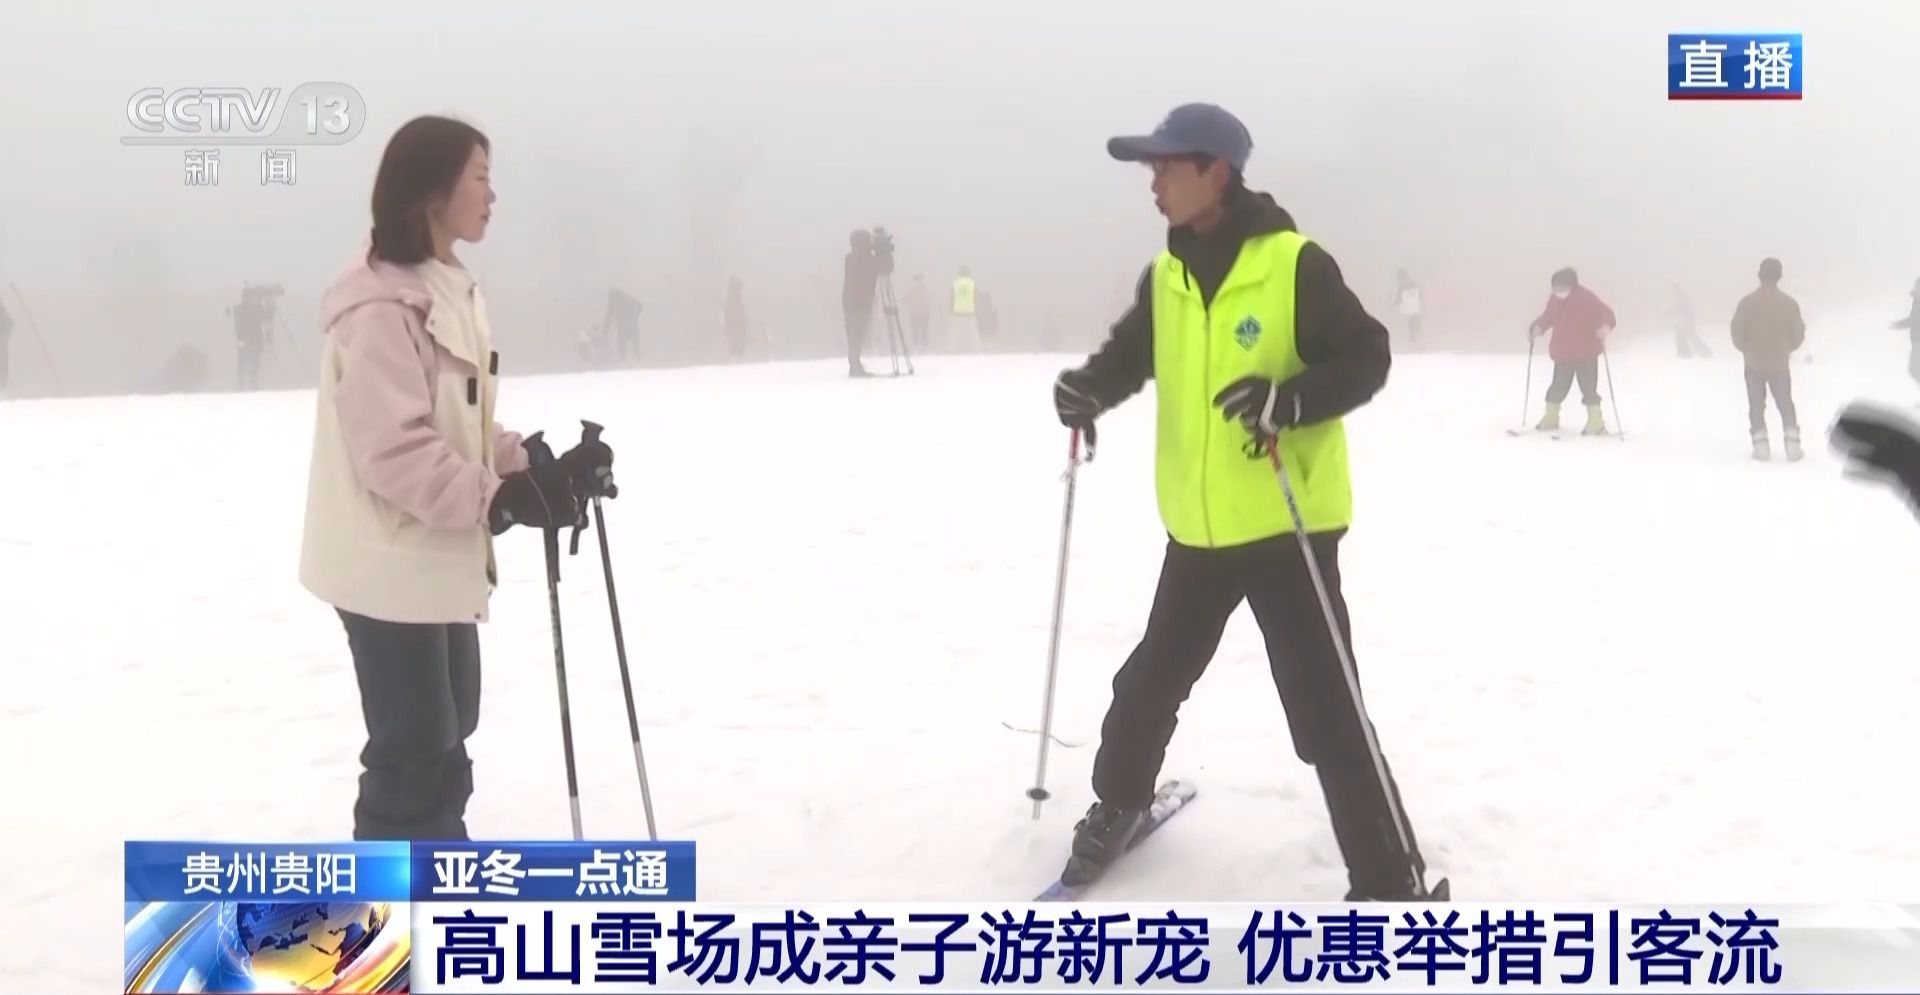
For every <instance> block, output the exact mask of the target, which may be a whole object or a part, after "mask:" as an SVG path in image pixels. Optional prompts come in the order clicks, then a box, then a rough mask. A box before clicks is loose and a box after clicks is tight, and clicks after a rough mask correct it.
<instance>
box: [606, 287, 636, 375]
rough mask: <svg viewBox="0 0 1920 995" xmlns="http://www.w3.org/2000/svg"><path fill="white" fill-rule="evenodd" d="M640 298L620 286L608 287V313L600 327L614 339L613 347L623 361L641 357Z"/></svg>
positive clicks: (628, 361)
mask: <svg viewBox="0 0 1920 995" xmlns="http://www.w3.org/2000/svg"><path fill="white" fill-rule="evenodd" d="M643 310H644V308H643V307H642V306H641V304H640V299H639V298H637V297H635V296H633V295H632V294H629V293H627V292H626V291H624V290H621V289H620V288H618V287H609V288H607V314H606V317H604V318H602V319H601V320H600V327H601V328H602V329H604V330H605V331H606V332H607V333H608V334H609V335H610V337H611V338H612V339H613V343H612V345H613V349H614V350H615V355H617V356H618V357H619V359H620V361H621V362H623V363H631V362H634V361H635V360H638V359H639V358H640V314H641V312H642V311H643Z"/></svg>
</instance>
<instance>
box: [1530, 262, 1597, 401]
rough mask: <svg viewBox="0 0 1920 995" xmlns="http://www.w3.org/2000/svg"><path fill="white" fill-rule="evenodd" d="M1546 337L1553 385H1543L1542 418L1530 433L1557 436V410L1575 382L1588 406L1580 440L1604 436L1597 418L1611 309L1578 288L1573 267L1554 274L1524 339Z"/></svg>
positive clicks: (1582, 288)
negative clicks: (1549, 335) (1548, 336)
mask: <svg viewBox="0 0 1920 995" xmlns="http://www.w3.org/2000/svg"><path fill="white" fill-rule="evenodd" d="M1548 332H1552V333H1553V340H1552V341H1551V342H1549V343H1548V345H1547V356H1548V357H1549V358H1550V359H1552V360H1553V382H1552V383H1550V384H1548V385H1547V413H1546V414H1545V415H1543V416H1542V417H1541V418H1540V424H1538V425H1535V426H1534V428H1535V429H1537V430H1539V431H1542V432H1557V431H1559V430H1560V404H1561V402H1562V401H1565V400H1566V399H1567V392H1568V391H1569V390H1571V389H1572V387H1573V382H1574V380H1576V379H1578V380H1579V381H1580V402H1581V403H1582V404H1585V405H1586V406H1587V424H1586V427H1585V428H1583V429H1581V430H1580V434H1581V435H1605V434H1607V422H1606V419H1605V418H1603V417H1602V416H1601V414H1600V354H1601V353H1603V352H1605V351H1606V348H1607V336H1608V335H1610V334H1612V332H1613V309H1612V308H1610V307H1608V306H1607V304H1606V302H1605V301H1603V300H1601V299H1600V295H1598V294H1596V293H1594V292H1593V291H1591V290H1588V289H1587V288H1586V287H1584V286H1582V285H1581V284H1580V277H1579V276H1578V275H1577V274H1575V273H1574V271H1573V268H1572V267H1567V268H1566V269H1562V270H1561V271H1559V272H1558V273H1555V274H1553V296H1552V297H1549V298H1547V306H1546V309H1545V310H1543V311H1541V312H1540V317H1538V318H1535V319H1533V327H1532V328H1530V329H1528V332H1527V334H1529V335H1531V336H1532V337H1533V338H1539V337H1540V336H1542V335H1545V334H1547V333H1548Z"/></svg>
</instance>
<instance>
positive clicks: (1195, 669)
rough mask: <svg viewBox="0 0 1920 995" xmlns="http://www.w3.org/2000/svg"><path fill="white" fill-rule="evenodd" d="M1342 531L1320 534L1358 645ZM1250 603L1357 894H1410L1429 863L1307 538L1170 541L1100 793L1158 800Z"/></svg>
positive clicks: (1106, 744) (1108, 729)
mask: <svg viewBox="0 0 1920 995" xmlns="http://www.w3.org/2000/svg"><path fill="white" fill-rule="evenodd" d="M1343 534H1344V533H1343V532H1330V533H1323V534H1318V535H1314V536H1313V537H1312V539H1311V542H1312V546H1313V550H1314V558H1315V560H1316V561H1317V562H1318V563H1319V565H1320V573H1321V576H1322V578H1323V579H1324V580H1325V581H1326V585H1327V596H1328V599H1329V600H1330V601H1331V602H1332V604H1333V611H1334V615H1335V617H1336V618H1337V619H1338V620H1339V624H1340V638H1341V639H1342V640H1344V641H1346V643H1347V645H1348V646H1349V647H1351V645H1352V641H1351V638H1350V633H1351V625H1350V623H1349V621H1348V618H1347V606H1346V601H1345V600H1344V599H1343V598H1342V597H1341V594H1340V567H1339V562H1338V556H1337V553H1338V548H1339V542H1340V538H1341V536H1342V535H1343ZM1243 600H1244V601H1246V602H1247V603H1248V604H1249V605H1251V606H1252V608H1253V616H1254V619H1255V620H1256V621H1258V622H1259V624H1260V631H1261V634H1262V635H1264V636H1265V637H1266V643H1267V661H1268V664H1269V665H1270V666H1271V668H1272V670H1273V682H1274V685H1275V687H1277V688H1278V689H1279V691H1280V705H1281V708H1282V709H1284V710H1285V712H1286V716H1287V728H1288V731H1289V732H1290V733H1291V734H1292V736H1293V750H1294V753H1296V754H1298V755H1299V757H1300V759H1301V760H1304V761H1306V762H1307V763H1308V764H1310V765H1312V766H1313V767H1314V768H1315V770H1316V772H1317V773H1318V774H1319V777H1320V786H1321V789H1322V790H1323V791H1324V792H1325V794H1326V799H1327V810H1328V813H1329V814H1330V815H1331V816H1332V820H1333V833H1334V838H1335V839H1336V840H1337V841H1338V842H1339V844H1340V853H1341V855H1342V856H1343V857H1345V859H1346V863H1347V872H1348V876H1349V878H1350V879H1351V884H1352V886H1353V888H1354V890H1355V892H1356V893H1358V894H1359V895H1361V896H1363V897H1365V896H1376V895H1404V894H1406V893H1407V890H1408V889H1409V888H1410V887H1411V885H1412V881H1411V879H1410V877H1409V874H1410V872H1411V873H1415V874H1418V875H1419V876H1420V877H1421V878H1422V879H1424V877H1425V867H1424V865H1423V864H1422V863H1421V862H1420V856H1419V850H1418V847H1417V844H1415V842H1414V840H1413V838H1412V828H1411V826H1408V827H1407V839H1406V842H1405V846H1404V847H1403V846H1402V844H1401V841H1400V835H1399V832H1398V831H1397V830H1396V828H1395V820H1394V818H1393V814H1392V813H1393V812H1394V811H1396V810H1400V809H1401V807H1400V796H1399V789H1398V787H1396V786H1395V785H1394V783H1393V779H1392V775H1391V772H1389V773H1388V775H1387V779H1386V784H1385V785H1384V788H1385V790H1384V792H1383V790H1382V788H1383V785H1382V784H1381V781H1380V777H1379V775H1378V774H1377V773H1376V771H1375V769H1374V765H1373V759H1372V753H1371V752H1370V751H1369V750H1368V747H1367V741H1366V735H1367V734H1366V732H1365V731H1363V730H1364V729H1370V728H1371V725H1370V724H1369V725H1367V726H1365V727H1363V726H1362V721H1363V719H1362V718H1361V717H1360V714H1359V710H1358V709H1357V708H1356V703H1355V702H1354V701H1353V697H1352V695H1351V694H1350V693H1349V691H1348V689H1347V680H1346V675H1345V672H1344V669H1343V668H1342V666H1341V663H1340V658H1339V654H1338V651H1337V650H1336V649H1335V646H1334V642H1333V638H1332V634H1331V633H1330V632H1329V631H1328V628H1327V623H1326V617H1325V615H1324V614H1323V613H1322V611H1321V608H1320V602H1319V598H1318V596H1317V595H1316V594H1315V592H1314V588H1313V582H1312V580H1311V577H1310V575H1309V574H1308V573H1307V565H1306V561H1305V560H1304V559H1303V558H1302V557H1301V553H1300V545H1299V540H1298V539H1297V538H1296V537H1295V536H1294V535H1292V534H1291V533H1288V534H1285V535H1281V536H1278V537H1275V538H1273V539H1267V540H1263V541H1261V542H1257V543H1252V544H1250V545H1245V546H1236V547H1231V548H1227V549H1196V548H1193V547H1190V546H1182V545H1180V544H1178V543H1174V542H1169V543H1168V544H1167V553H1166V560H1165V563H1164V564H1163V565H1162V567H1161V568H1160V586H1159V589H1158V590H1157V591H1156V592H1155V593H1154V597H1153V610H1152V613H1151V614H1150V615H1149V616H1148V618H1147V632H1146V635H1145V636H1144V637H1142V638H1141V640H1140V645H1139V646H1138V647H1137V648H1135V649H1134V651H1133V654H1132V655H1131V656H1129V657H1128V658H1127V662H1126V663H1125V664H1124V665H1122V666H1121V668H1120V672H1119V673H1117V674H1115V675H1114V678H1113V704H1112V705H1111V706H1110V707H1109V708H1108V710H1107V716H1106V720H1105V721H1104V722H1103V723H1102V724H1101V727H1100V751H1099V753H1098V754H1097V755H1096V756H1095V757H1094V762H1093V789H1094V793H1095V794H1097V795H1098V796H1099V797H1100V798H1101V800H1103V801H1106V802H1108V803H1111V804H1115V805H1126V806H1134V807H1141V806H1145V805H1146V804H1147V803H1148V801H1149V800H1151V798H1152V797H1153V790H1154V782H1155V780H1156V779H1157V778H1158V776H1159V772H1160V765H1161V763H1162V762H1163V761H1164V760H1165V759H1166V750H1167V743H1168V742H1169V741H1171V740H1172V738H1173V730H1174V726H1175V724H1176V719H1175V715H1176V713H1177V712H1178V711H1179V708H1180V705H1181V703H1182V702H1184V701H1186V700H1187V695H1188V694H1189V693H1190V692H1191V691H1192V689H1193V686H1194V683H1195V682H1197V681H1198V680H1199V679H1200V675H1201V674H1202V673H1203V672H1205V670H1206V669H1207V664H1208V663H1209V662H1211V661H1212V659H1213V655H1214V652H1215V650H1217V649H1218V648H1219V646H1220V636H1221V633H1222V632H1223V631H1224V630H1225V628H1226V625H1227V619H1228V618H1229V617H1230V616H1232V615H1233V613H1234V611H1235V610H1237V609H1238V608H1239V606H1240V602H1241V601H1243ZM1384 766H1385V761H1384V758H1383V760H1382V767H1383V768H1384ZM1402 822H1403V824H1404V820H1402Z"/></svg>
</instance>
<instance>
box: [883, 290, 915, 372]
mask: <svg viewBox="0 0 1920 995" xmlns="http://www.w3.org/2000/svg"><path fill="white" fill-rule="evenodd" d="M880 314H881V317H882V319H883V320H884V321H885V323H886V326H887V328H886V336H887V353H888V356H889V358H891V359H892V360H893V372H892V373H890V374H888V375H889V376H895V377H897V376H900V375H901V374H902V366H903V364H904V367H905V375H906V376H913V352H912V351H911V350H910V349H908V348H907V333H906V332H905V331H903V330H901V328H900V302H899V300H898V299H896V298H895V297H894V296H893V275H892V274H890V273H889V274H883V275H882V276H881V277H880Z"/></svg>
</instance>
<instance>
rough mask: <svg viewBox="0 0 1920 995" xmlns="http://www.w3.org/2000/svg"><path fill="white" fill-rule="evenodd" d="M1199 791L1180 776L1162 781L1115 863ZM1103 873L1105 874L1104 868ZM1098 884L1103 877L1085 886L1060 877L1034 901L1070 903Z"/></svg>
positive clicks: (1185, 804) (1185, 805)
mask: <svg viewBox="0 0 1920 995" xmlns="http://www.w3.org/2000/svg"><path fill="white" fill-rule="evenodd" d="M1199 791H1200V789H1198V788H1196V787H1194V786H1193V785H1192V784H1189V783H1187V782H1186V781H1182V780H1179V779H1177V778H1176V779H1175V780H1171V781H1168V782H1167V783H1165V784H1162V785H1161V786H1160V789H1159V790H1158V791H1155V792H1154V793H1153V804H1152V805H1149V806H1148V807H1147V819H1146V821H1145V822H1143V823H1141V824H1140V831H1139V832H1137V833H1134V834H1133V839H1132V840H1130V841H1129V842H1128V843H1127V849H1126V851H1125V852H1124V853H1122V854H1120V856H1118V857H1115V858H1114V859H1113V860H1114V863H1119V862H1120V861H1121V860H1122V859H1124V858H1125V857H1126V855H1127V854H1129V853H1132V852H1133V851H1134V850H1136V849H1138V848H1139V846H1140V844H1141V843H1143V842H1145V841H1146V839H1147V837H1149V836H1152V835H1153V833H1154V830H1157V829H1159V828H1160V827H1161V826H1163V825H1165V824H1166V822H1167V820H1168V819H1171V818H1173V817H1174V815H1175V814H1176V813H1178V812H1179V811H1180V810H1181V809H1183V808H1186V807H1187V803H1188V802H1191V801H1193V797H1194V795H1196V794H1199ZM1112 867H1113V864H1108V865H1107V868H1108V869H1111V868H1112ZM1101 873H1102V875H1103V876H1104V874H1105V871H1102V872H1101ZM1098 883H1100V879H1099V878H1095V879H1093V880H1092V881H1089V882H1087V883H1085V884H1082V885H1070V884H1067V883H1066V882H1064V881H1062V880H1060V879H1059V878H1055V879H1054V881H1053V883H1052V884H1050V885H1048V886H1047V888H1046V890H1045V891H1042V892H1041V893H1040V896H1039V897H1038V898H1035V899H1034V901H1036V902H1071V901H1073V900H1075V899H1077V898H1079V897H1080V896H1081V895H1082V894H1083V893H1085V892H1086V890H1087V889H1088V888H1091V887H1093V886H1094V885H1096V884H1098Z"/></svg>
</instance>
